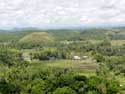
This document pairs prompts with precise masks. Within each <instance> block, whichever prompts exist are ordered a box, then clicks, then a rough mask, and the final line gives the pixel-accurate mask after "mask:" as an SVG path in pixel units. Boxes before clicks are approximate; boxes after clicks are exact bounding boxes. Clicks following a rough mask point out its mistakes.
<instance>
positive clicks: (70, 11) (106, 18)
mask: <svg viewBox="0 0 125 94" xmlns="http://www.w3.org/2000/svg"><path fill="white" fill-rule="evenodd" d="M124 5H125V1H124V0H0V28H5V27H8V28H13V27H23V26H25V27H26V26H31V27H32V26H33V27H34V26H35V27H44V26H58V25H59V26H61V25H62V26H66V25H79V24H81V25H91V24H95V25H96V24H116V23H118V24H124V22H125V19H124V18H125V7H124Z"/></svg>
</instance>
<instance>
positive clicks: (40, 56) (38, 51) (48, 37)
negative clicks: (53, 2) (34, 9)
mask: <svg viewBox="0 0 125 94" xmlns="http://www.w3.org/2000/svg"><path fill="white" fill-rule="evenodd" d="M24 31H25V32H24ZM24 31H22V32H20V31H18V32H6V33H5V32H0V94H124V93H125V67H124V66H125V32H124V28H117V29H87V30H47V31H41V30H24ZM74 56H77V57H80V59H76V60H75V59H74Z"/></svg>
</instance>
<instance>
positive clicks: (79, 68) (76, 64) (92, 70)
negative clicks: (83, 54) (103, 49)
mask: <svg viewBox="0 0 125 94" xmlns="http://www.w3.org/2000/svg"><path fill="white" fill-rule="evenodd" d="M31 65H33V66H36V67H37V66H41V67H43V66H44V67H50V68H54V69H56V68H60V69H69V70H73V71H75V72H77V73H79V74H81V75H86V76H92V75H95V74H96V69H98V67H99V65H98V64H97V63H93V62H91V63H90V62H86V61H73V60H50V61H36V62H32V63H31Z"/></svg>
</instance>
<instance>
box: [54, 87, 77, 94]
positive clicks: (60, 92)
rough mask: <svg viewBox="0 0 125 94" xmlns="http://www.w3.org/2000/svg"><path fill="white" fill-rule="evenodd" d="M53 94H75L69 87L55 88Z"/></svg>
mask: <svg viewBox="0 0 125 94" xmlns="http://www.w3.org/2000/svg"><path fill="white" fill-rule="evenodd" d="M53 94H77V93H76V92H75V91H74V90H73V89H71V88H70V87H63V88H57V89H56V90H55V91H54V92H53Z"/></svg>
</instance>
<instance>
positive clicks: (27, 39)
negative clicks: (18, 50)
mask: <svg viewBox="0 0 125 94" xmlns="http://www.w3.org/2000/svg"><path fill="white" fill-rule="evenodd" d="M53 41H54V37H53V36H51V35H50V34H48V33H47V32H33V33H30V34H28V35H26V36H24V37H23V38H21V39H20V40H19V43H33V44H37V43H51V42H53Z"/></svg>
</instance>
